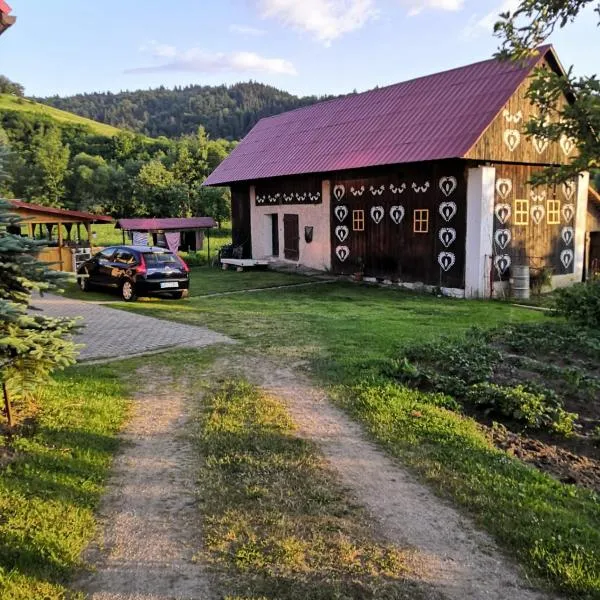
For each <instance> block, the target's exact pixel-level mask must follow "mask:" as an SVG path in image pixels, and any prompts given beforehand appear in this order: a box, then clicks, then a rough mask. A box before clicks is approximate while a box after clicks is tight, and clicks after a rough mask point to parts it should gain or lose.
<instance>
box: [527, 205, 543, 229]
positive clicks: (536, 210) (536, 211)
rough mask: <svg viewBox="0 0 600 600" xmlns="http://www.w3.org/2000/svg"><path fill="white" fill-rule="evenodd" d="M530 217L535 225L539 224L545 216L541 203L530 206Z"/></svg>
mask: <svg viewBox="0 0 600 600" xmlns="http://www.w3.org/2000/svg"><path fill="white" fill-rule="evenodd" d="M530 212H531V218H532V219H533V222H534V223H535V224H536V225H539V224H540V223H541V222H542V221H543V220H544V217H545V216H546V209H545V208H544V205H543V204H534V205H533V206H532V207H531V211H530Z"/></svg>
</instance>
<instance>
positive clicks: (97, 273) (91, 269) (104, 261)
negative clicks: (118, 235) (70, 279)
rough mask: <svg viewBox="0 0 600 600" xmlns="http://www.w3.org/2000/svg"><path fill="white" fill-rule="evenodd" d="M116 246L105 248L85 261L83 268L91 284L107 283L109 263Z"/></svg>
mask: <svg viewBox="0 0 600 600" xmlns="http://www.w3.org/2000/svg"><path fill="white" fill-rule="evenodd" d="M115 251H116V248H105V249H104V250H102V251H101V252H98V253H97V254H95V255H94V257H93V258H92V259H91V260H89V261H88V262H87V264H86V265H85V268H84V270H85V271H87V274H88V275H89V278H90V279H89V281H90V283H91V284H92V285H108V283H109V282H108V278H109V274H110V265H111V261H112V258H113V255H114V253H115Z"/></svg>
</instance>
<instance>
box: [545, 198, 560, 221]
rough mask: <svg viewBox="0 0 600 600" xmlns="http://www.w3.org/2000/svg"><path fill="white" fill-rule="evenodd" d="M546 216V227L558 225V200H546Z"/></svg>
mask: <svg viewBox="0 0 600 600" xmlns="http://www.w3.org/2000/svg"><path fill="white" fill-rule="evenodd" d="M546 215H547V217H546V218H547V220H548V225H560V200H548V206H547V210H546Z"/></svg>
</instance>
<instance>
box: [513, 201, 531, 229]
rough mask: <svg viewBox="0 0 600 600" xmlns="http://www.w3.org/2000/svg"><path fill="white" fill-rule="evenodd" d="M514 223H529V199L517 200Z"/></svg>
mask: <svg viewBox="0 0 600 600" xmlns="http://www.w3.org/2000/svg"><path fill="white" fill-rule="evenodd" d="M523 206H525V208H523ZM523 217H525V218H524V219H523ZM513 223H514V224H515V225H529V200H527V199H519V200H515V218H514V221H513Z"/></svg>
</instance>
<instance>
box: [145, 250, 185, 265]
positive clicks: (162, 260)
mask: <svg viewBox="0 0 600 600" xmlns="http://www.w3.org/2000/svg"><path fill="white" fill-rule="evenodd" d="M144 260H145V261H146V264H147V265H148V266H149V267H160V266H162V265H179V264H180V263H179V261H178V260H177V257H176V256H175V255H174V254H167V253H166V252H160V253H159V252H147V253H144Z"/></svg>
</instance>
